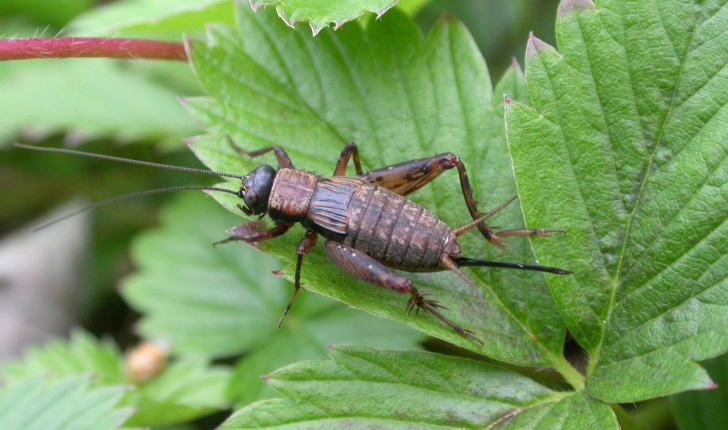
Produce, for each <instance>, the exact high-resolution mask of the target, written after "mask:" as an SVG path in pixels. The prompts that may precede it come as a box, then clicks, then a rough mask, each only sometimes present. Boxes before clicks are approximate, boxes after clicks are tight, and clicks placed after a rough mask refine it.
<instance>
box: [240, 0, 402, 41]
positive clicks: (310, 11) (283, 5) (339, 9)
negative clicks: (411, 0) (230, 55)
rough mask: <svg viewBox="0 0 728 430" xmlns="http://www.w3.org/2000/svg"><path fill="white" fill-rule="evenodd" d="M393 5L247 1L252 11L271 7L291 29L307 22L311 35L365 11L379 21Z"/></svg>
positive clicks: (381, 0) (358, 0)
mask: <svg viewBox="0 0 728 430" xmlns="http://www.w3.org/2000/svg"><path fill="white" fill-rule="evenodd" d="M395 3H397V0H349V1H344V2H339V1H333V2H332V1H331V0H250V6H252V7H253V10H258V8H259V7H260V6H268V5H274V6H275V7H276V12H277V13H278V16H279V17H281V19H282V20H283V21H284V22H285V23H286V24H288V25H289V26H290V27H295V25H296V22H299V21H305V22H308V24H309V25H310V26H311V30H312V31H313V35H314V36H315V35H317V34H318V33H319V32H320V31H321V30H322V29H324V28H326V27H328V26H329V25H330V24H333V25H334V28H335V29H338V28H339V27H341V26H342V25H344V23H346V22H348V21H351V20H352V19H355V18H357V17H359V16H361V15H362V14H364V12H367V11H369V12H374V13H376V14H377V17H379V18H381V16H382V15H384V12H386V11H387V10H388V9H389V8H391V7H392V6H394V5H395Z"/></svg>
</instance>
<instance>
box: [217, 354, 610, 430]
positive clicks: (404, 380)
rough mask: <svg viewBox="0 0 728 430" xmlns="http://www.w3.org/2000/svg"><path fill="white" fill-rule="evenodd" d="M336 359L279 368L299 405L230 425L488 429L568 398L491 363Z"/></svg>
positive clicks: (283, 385) (417, 357)
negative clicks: (502, 420)
mask: <svg viewBox="0 0 728 430" xmlns="http://www.w3.org/2000/svg"><path fill="white" fill-rule="evenodd" d="M331 358H332V360H327V361H323V360H321V361H309V362H302V363H296V364H294V365H291V366H288V367H286V368H283V369H280V370H278V371H276V372H274V373H273V374H271V375H270V376H269V377H268V383H269V384H271V386H273V387H274V388H275V389H276V390H277V391H279V392H280V393H282V394H283V395H285V396H286V397H287V398H289V399H290V400H291V401H293V402H294V403H291V402H285V401H282V400H274V401H266V402H261V403H255V404H253V405H251V406H249V407H247V408H245V409H242V410H240V411H238V412H237V413H236V414H234V415H233V416H232V417H231V418H230V419H228V421H227V422H225V423H224V424H223V426H222V429H223V430H233V429H245V428H266V429H274V428H289V429H290V428H296V429H339V428H344V427H352V428H362V429H364V428H371V429H374V428H387V429H398V428H402V429H404V428H408V429H411V428H418V429H430V428H432V429H435V428H437V429H446V428H453V429H454V428H484V427H485V426H487V425H489V424H492V423H494V422H496V421H497V420H499V419H500V418H502V417H504V416H507V415H508V414H510V413H512V412H514V411H518V410H519V409H520V408H526V407H531V406H535V405H537V404H540V403H545V402H553V401H556V400H557V399H559V398H562V397H563V396H564V395H563V394H561V393H555V392H553V391H551V390H548V389H547V388H544V387H542V386H540V385H538V384H537V383H535V382H533V381H531V380H530V379H528V378H525V377H522V376H519V375H517V374H514V373H512V372H510V371H507V370H504V369H501V368H499V367H496V366H493V365H490V364H485V363H479V362H475V361H470V360H466V359H463V358H457V357H446V356H441V355H437V354H432V353H427V352H395V351H378V350H371V349H366V348H355V347H337V348H334V349H333V350H332V352H331ZM607 409H608V408H607Z"/></svg>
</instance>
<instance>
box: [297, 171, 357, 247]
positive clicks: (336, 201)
mask: <svg viewBox="0 0 728 430" xmlns="http://www.w3.org/2000/svg"><path fill="white" fill-rule="evenodd" d="M363 184H364V182H363V181H362V180H361V179H358V178H348V177H345V176H334V177H331V178H326V179H321V180H319V181H318V183H317V184H316V189H315V190H314V193H313V196H312V197H311V204H310V205H309V207H308V213H307V215H306V218H307V219H308V220H309V222H311V223H313V224H314V226H315V227H314V229H315V230H317V231H319V233H323V234H326V233H328V234H330V235H336V236H344V235H345V234H346V227H347V225H348V224H349V214H348V213H347V206H348V205H349V200H350V199H351V195H352V194H353V193H354V191H356V190H357V189H358V188H359V187H361V186H362V185H363Z"/></svg>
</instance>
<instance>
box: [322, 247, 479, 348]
mask: <svg viewBox="0 0 728 430" xmlns="http://www.w3.org/2000/svg"><path fill="white" fill-rule="evenodd" d="M324 249H325V250H326V255H328V256H329V258H330V259H331V261H333V262H334V264H336V265H337V266H339V267H340V268H341V269H342V270H343V271H345V272H346V273H348V274H350V275H351V276H353V277H355V278H357V279H359V280H362V281H364V282H367V283H369V284H372V285H376V286H377V287H381V288H386V289H388V290H393V291H396V292H398V293H410V294H411V297H410V299H409V300H408V301H407V307H406V310H407V313H410V312H411V311H412V309H415V308H417V310H419V309H422V310H424V311H425V312H428V313H430V314H432V315H434V316H435V317H437V318H438V319H439V320H440V321H442V322H444V323H445V324H447V325H448V326H450V327H452V329H453V330H455V331H456V332H457V334H459V335H460V336H462V337H464V338H467V339H470V340H472V341H474V342H477V343H479V344H480V345H483V342H482V341H481V340H480V339H478V338H477V337H475V335H474V334H473V332H471V331H470V330H467V329H465V328H463V327H461V326H459V325H457V324H455V323H454V322H452V321H450V319H448V318H447V317H445V316H444V315H442V314H441V313H440V312H439V311H438V309H443V308H444V307H443V306H442V305H441V304H440V303H439V302H437V301H435V300H430V299H427V298H426V297H427V296H428V295H429V294H428V293H426V292H424V291H419V290H417V288H415V287H414V286H413V285H412V283H411V282H410V280H409V278H407V277H404V276H401V275H398V274H396V273H394V272H392V270H390V269H389V268H388V267H386V266H384V265H383V264H382V263H380V262H378V261H377V260H375V259H373V258H372V257H370V256H368V255H366V254H364V253H363V252H361V251H358V250H356V249H354V248H352V247H350V246H346V245H344V244H342V243H338V242H334V241H332V240H329V241H326V243H325V244H324Z"/></svg>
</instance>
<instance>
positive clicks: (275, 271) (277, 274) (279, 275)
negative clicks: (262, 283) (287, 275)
mask: <svg viewBox="0 0 728 430" xmlns="http://www.w3.org/2000/svg"><path fill="white" fill-rule="evenodd" d="M270 273H271V274H272V275H273V276H277V277H279V278H280V277H282V276H283V272H281V271H280V270H272V271H271V272H270Z"/></svg>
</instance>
